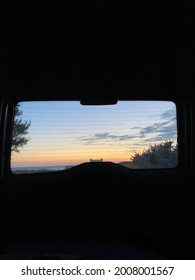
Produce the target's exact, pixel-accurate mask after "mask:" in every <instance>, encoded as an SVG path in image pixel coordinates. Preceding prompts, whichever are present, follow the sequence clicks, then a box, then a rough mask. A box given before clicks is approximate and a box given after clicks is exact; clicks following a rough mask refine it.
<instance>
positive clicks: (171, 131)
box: [81, 110, 177, 144]
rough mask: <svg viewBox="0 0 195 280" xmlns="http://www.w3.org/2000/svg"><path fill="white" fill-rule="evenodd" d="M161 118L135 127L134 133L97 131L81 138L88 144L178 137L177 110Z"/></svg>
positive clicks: (144, 141)
mask: <svg viewBox="0 0 195 280" xmlns="http://www.w3.org/2000/svg"><path fill="white" fill-rule="evenodd" d="M158 117H159V118H160V119H161V120H160V121H159V122H155V123H154V124H152V125H149V126H145V127H142V128H141V127H138V126H137V127H133V128H131V131H133V130H134V132H133V133H129V134H123V135H115V134H112V133H109V132H103V133H96V134H94V135H93V136H91V137H83V138H82V139H81V140H82V141H86V144H95V143H97V142H98V141H105V140H113V141H126V140H135V141H137V143H138V141H139V139H140V140H142V141H143V143H146V142H158V141H165V140H168V139H174V138H177V126H176V115H175V110H167V111H166V112H164V113H162V114H161V115H159V116H158ZM135 130H136V132H135Z"/></svg>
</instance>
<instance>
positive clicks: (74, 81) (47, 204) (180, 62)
mask: <svg viewBox="0 0 195 280" xmlns="http://www.w3.org/2000/svg"><path fill="white" fill-rule="evenodd" d="M0 13H1V31H0V36H1V46H0V49H1V59H0V60H1V61H0V73H1V74H0V131H1V133H0V155H1V156H0V158H1V161H0V171H1V173H0V259H94V260H97V259H116V260H117V259H118V260H122V259H130V260H131V259H135V260H136V259H156V260H158V259H159V260H162V259H167V260H168V259H173V260H174V259H176V260H177V259H178V260H179V259H194V255H195V220H194V218H195V200H194V198H195V196H194V195H195V192H194V180H195V178H194V172H195V165H194V159H195V158H194V105H195V104H194V98H193V94H194V53H193V52H194V44H193V38H192V34H193V31H194V30H193V26H192V11H191V5H190V4H189V3H188V1H185V2H183V3H182V4H178V3H175V2H171V3H165V2H162V1H156V2H155V4H154V5H152V4H149V3H146V2H144V3H142V4H139V5H138V2H135V3H132V4H131V5H129V4H127V3H126V1H121V3H119V1H118V3H117V1H105V2H104V3H103V4H102V3H101V2H99V1H98V2H97V3H94V2H93V4H90V5H87V4H83V3H81V2H79V1H72V2H70V3H69V2H67V1H66V2H65V3H64V4H63V6H55V5H54V6H49V5H48V6H45V5H42V4H41V3H39V4H38V7H35V6H34V5H33V4H32V3H30V2H29V1H26V2H24V1H21V2H18V1H12V2H11V4H10V5H8V4H5V5H4V7H2V9H1V12H0ZM46 100H48V101H52V100H53V101H55V100H58V101H60V100H61V101H63V100H65V101H68V100H77V101H81V103H82V104H85V105H86V106H94V105H100V106H104V105H105V104H113V103H115V102H116V101H117V100H159V101H160V100H165V101H172V102H174V103H175V104H176V107H177V120H178V123H177V125H178V145H179V146H178V147H179V148H178V149H179V150H178V165H177V167H175V168H171V169H166V168H165V169H156V170H153V169H147V170H133V169H129V168H126V167H125V166H120V165H118V164H116V163H113V162H104V161H103V162H90V163H89V162H84V163H82V164H80V165H78V166H75V167H73V168H71V169H69V170H66V171H63V172H51V173H46V174H19V175H15V174H13V173H12V172H11V171H10V145H11V143H10V141H11V140H10V139H11V138H10V135H11V128H12V120H13V109H14V106H15V104H16V103H17V102H21V101H46Z"/></svg>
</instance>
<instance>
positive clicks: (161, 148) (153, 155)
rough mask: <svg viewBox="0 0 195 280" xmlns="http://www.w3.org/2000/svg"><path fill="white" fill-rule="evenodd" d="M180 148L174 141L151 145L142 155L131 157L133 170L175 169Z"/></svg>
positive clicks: (136, 154)
mask: <svg viewBox="0 0 195 280" xmlns="http://www.w3.org/2000/svg"><path fill="white" fill-rule="evenodd" d="M177 161H178V147H177V145H174V143H173V141H171V140H169V141H165V142H162V143H160V144H153V145H150V146H149V148H148V149H145V150H144V151H143V152H142V153H141V154H139V153H137V152H135V154H134V155H133V156H132V157H131V165H132V168H137V169H138V168H139V169H152V168H173V167H176V166H177Z"/></svg>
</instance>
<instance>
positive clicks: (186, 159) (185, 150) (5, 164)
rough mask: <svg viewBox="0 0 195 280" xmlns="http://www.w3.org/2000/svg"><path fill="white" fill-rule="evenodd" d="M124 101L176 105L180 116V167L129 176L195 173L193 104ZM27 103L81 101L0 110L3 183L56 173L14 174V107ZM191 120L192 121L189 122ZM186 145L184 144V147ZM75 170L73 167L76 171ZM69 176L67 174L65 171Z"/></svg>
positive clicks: (8, 106)
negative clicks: (192, 122)
mask: <svg viewBox="0 0 195 280" xmlns="http://www.w3.org/2000/svg"><path fill="white" fill-rule="evenodd" d="M119 100H121V101H131V100H132V101H170V102H174V104H175V106H176V115H177V134H178V165H177V166H176V167H175V168H167V169H129V168H127V170H129V173H131V174H132V176H140V175H141V176H148V175H149V176H159V175H160V176H169V175H176V176H178V175H179V176H185V174H187V173H189V171H190V170H191V169H192V156H191V148H192V137H191V135H192V131H191V129H192V127H191V118H190V116H191V107H190V104H189V103H188V102H186V101H184V100H179V99H177V100H176V99H167V98H164V99H162V98H161V99H159V98H155V99H154V98H153V99H150V98H144V99H143V98H142V99H139V98H136V99H135V98H133V99H132V98H121V99H120V98H119ZM25 101H29V102H30V101H32V102H33V101H79V100H78V99H55V98H52V99H38V98H36V99H25V100H23V99H17V100H14V101H13V100H11V101H10V100H9V101H5V102H4V104H3V109H2V108H1V120H3V121H1V126H2V127H3V128H2V127H1V131H3V137H2V143H1V145H2V155H1V158H2V161H1V179H5V178H8V177H9V178H10V177H20V176H22V177H23V176H28V177H31V176H36V175H39V176H45V175H47V174H52V175H53V174H55V173H58V171H57V172H47V173H35V174H14V173H13V172H12V171H11V165H10V164H11V135H12V126H13V118H14V110H15V106H16V105H17V103H19V102H25ZM189 120H190V121H189ZM181 143H183V144H181ZM73 168H74V167H73ZM62 172H66V171H62Z"/></svg>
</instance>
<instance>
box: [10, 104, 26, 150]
mask: <svg viewBox="0 0 195 280" xmlns="http://www.w3.org/2000/svg"><path fill="white" fill-rule="evenodd" d="M21 115H22V111H21V110H20V105H19V104H17V105H16V107H15V115H14V122H13V131H12V143H11V151H14V152H17V153H18V152H19V151H20V148H22V147H23V146H24V145H26V144H27V143H28V141H29V138H28V137H27V134H28V129H29V127H30V125H31V122H30V121H29V122H28V121H23V120H22V117H21Z"/></svg>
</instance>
